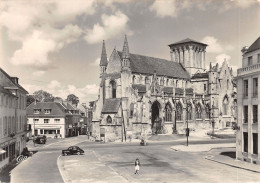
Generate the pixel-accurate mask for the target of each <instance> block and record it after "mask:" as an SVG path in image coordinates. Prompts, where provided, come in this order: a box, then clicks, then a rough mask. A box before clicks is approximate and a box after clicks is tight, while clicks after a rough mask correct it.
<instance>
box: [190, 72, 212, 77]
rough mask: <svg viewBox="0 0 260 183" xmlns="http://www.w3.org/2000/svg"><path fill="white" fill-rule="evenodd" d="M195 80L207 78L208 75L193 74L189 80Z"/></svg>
mask: <svg viewBox="0 0 260 183" xmlns="http://www.w3.org/2000/svg"><path fill="white" fill-rule="evenodd" d="M197 78H209V73H208V72H207V73H196V74H194V75H193V76H192V77H191V79H197Z"/></svg>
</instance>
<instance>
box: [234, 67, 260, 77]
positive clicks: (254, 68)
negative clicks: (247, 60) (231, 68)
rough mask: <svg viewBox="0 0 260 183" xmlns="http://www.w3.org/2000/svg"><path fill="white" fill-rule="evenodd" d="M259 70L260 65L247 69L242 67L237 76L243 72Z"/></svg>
mask: <svg viewBox="0 0 260 183" xmlns="http://www.w3.org/2000/svg"><path fill="white" fill-rule="evenodd" d="M256 69H260V64H255V65H250V66H248V67H243V68H240V69H238V70H237V75H240V74H242V73H243V72H252V71H253V70H256Z"/></svg>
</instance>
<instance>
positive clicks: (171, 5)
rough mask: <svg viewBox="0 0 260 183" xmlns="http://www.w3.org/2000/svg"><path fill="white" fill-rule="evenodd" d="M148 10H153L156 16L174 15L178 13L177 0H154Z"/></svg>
mask: <svg viewBox="0 0 260 183" xmlns="http://www.w3.org/2000/svg"><path fill="white" fill-rule="evenodd" d="M149 9H150V11H154V12H155V13H156V15H157V16H158V17H161V18H163V17H167V16H169V17H176V16H177V15H178V8H177V1H176V0H172V1H169V0H166V1H161V0H156V1H154V3H153V4H152V5H151V6H150V8H149Z"/></svg>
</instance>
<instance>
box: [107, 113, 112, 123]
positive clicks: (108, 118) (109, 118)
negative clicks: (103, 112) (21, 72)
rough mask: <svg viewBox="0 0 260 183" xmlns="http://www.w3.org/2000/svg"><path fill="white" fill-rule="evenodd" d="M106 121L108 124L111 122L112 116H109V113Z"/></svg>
mask: <svg viewBox="0 0 260 183" xmlns="http://www.w3.org/2000/svg"><path fill="white" fill-rule="evenodd" d="M107 123H108V124H111V123H112V118H111V116H109V115H108V116H107Z"/></svg>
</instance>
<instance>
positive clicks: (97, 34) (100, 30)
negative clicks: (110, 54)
mask: <svg viewBox="0 0 260 183" xmlns="http://www.w3.org/2000/svg"><path fill="white" fill-rule="evenodd" d="M101 20H102V25H100V24H99V23H97V24H95V25H94V26H93V29H87V30H86V36H85V37H84V39H85V40H86V41H87V42H88V43H89V44H94V43H99V42H101V41H102V40H107V39H110V38H113V37H116V36H117V35H118V34H122V33H123V32H124V33H126V32H128V33H129V34H131V31H129V30H128V27H127V23H128V20H129V18H128V17H127V16H126V15H125V14H123V13H122V12H121V11H117V12H115V14H114V15H106V14H103V15H102V17H101Z"/></svg>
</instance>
